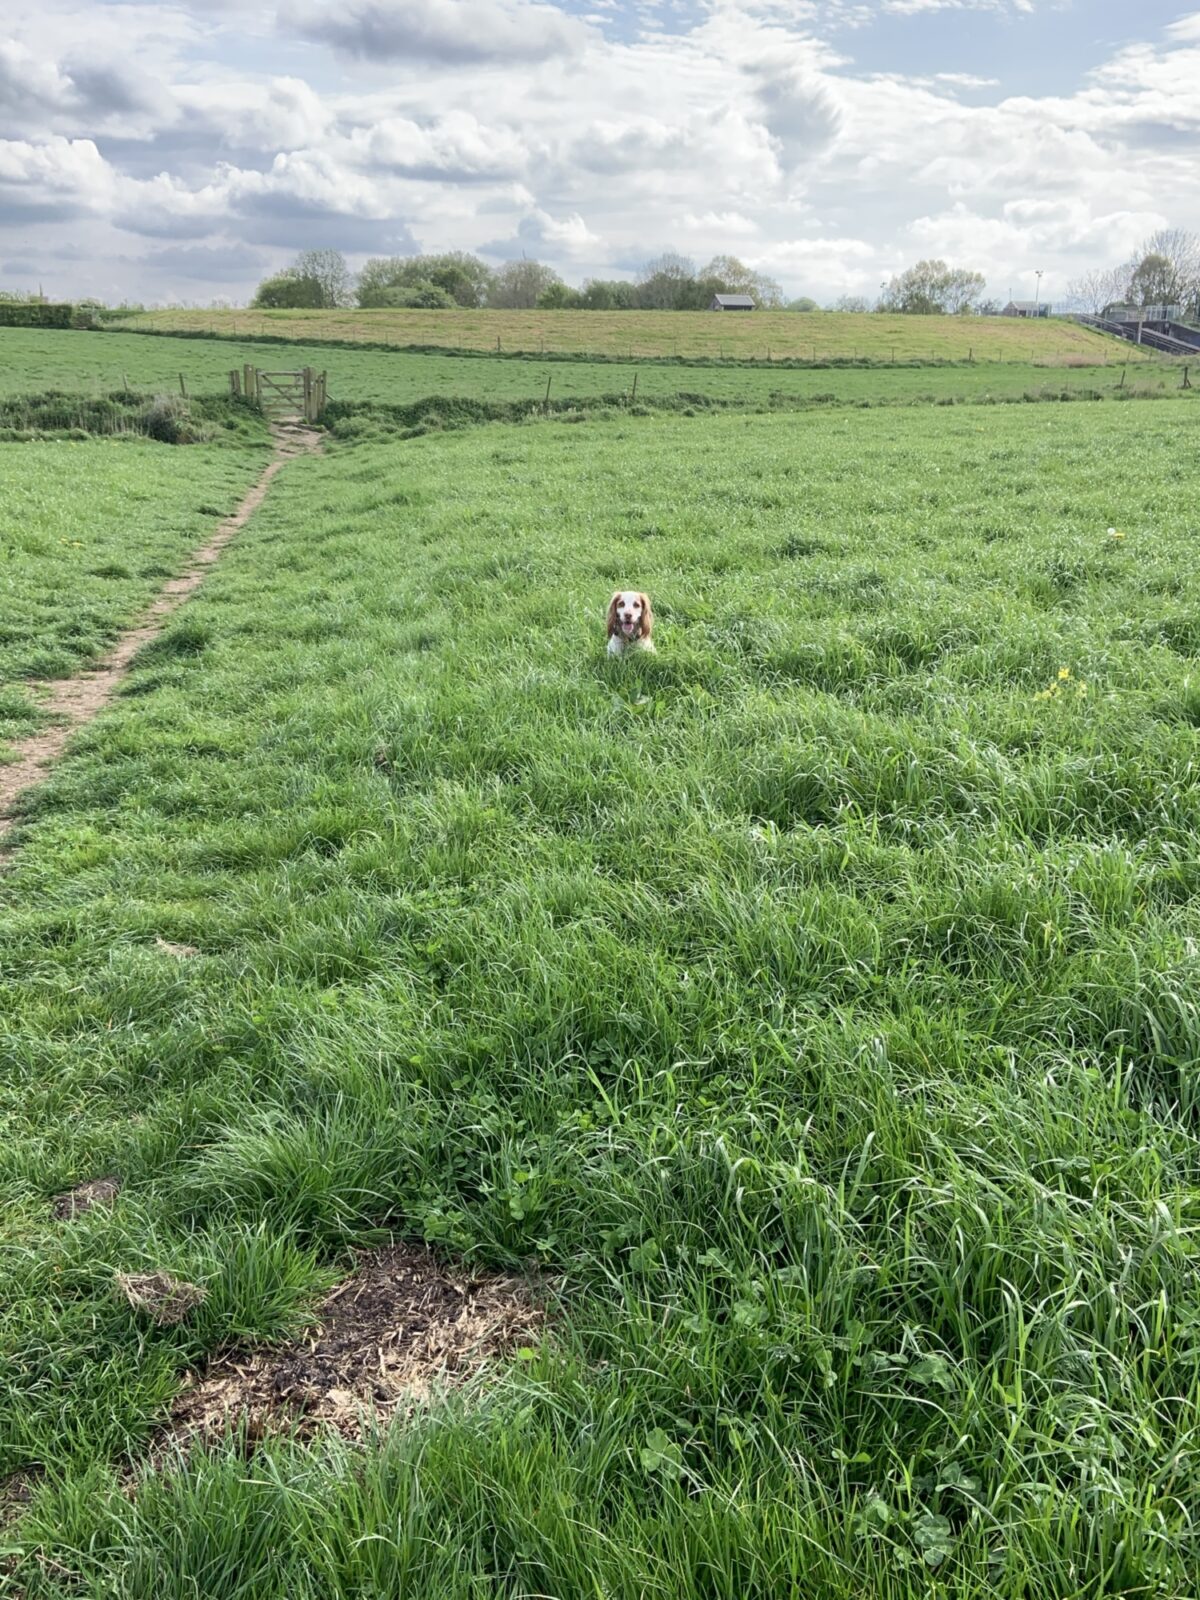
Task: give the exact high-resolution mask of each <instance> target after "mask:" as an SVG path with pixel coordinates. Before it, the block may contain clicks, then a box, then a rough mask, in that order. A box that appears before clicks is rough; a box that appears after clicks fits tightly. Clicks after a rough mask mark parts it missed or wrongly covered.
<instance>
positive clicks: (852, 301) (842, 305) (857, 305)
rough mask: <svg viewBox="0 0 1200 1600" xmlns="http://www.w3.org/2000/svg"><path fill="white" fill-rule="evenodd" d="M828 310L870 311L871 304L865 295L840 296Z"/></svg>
mask: <svg viewBox="0 0 1200 1600" xmlns="http://www.w3.org/2000/svg"><path fill="white" fill-rule="evenodd" d="M829 309H830V310H831V311H870V309H871V302H870V301H869V300H868V299H867V298H866V296H865V295H861V294H840V295H838V297H837V299H836V300H835V301H834V302H833V304H832V305H831V306H830V308H829Z"/></svg>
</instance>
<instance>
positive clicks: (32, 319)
mask: <svg viewBox="0 0 1200 1600" xmlns="http://www.w3.org/2000/svg"><path fill="white" fill-rule="evenodd" d="M74 310H75V307H74V306H51V305H44V304H42V303H41V302H40V301H36V300H34V301H28V300H0V328H69V327H70V326H71V317H72V314H73V313H74Z"/></svg>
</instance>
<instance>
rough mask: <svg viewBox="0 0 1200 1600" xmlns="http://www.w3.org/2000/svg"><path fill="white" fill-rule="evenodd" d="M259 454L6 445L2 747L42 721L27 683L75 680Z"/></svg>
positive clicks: (122, 445)
mask: <svg viewBox="0 0 1200 1600" xmlns="http://www.w3.org/2000/svg"><path fill="white" fill-rule="evenodd" d="M265 445H266V436H265V430H264V432H263V436H262V439H261V442H260V443H259V445H258V446H257V448H249V449H229V448H225V447H222V446H219V445H198V446H189V447H186V448H184V447H181V448H179V449H174V450H173V449H171V448H169V447H167V446H164V445H156V444H151V443H149V442H147V441H141V440H121V441H120V442H117V441H115V440H108V439H105V440H100V439H88V440H83V441H76V440H71V441H67V440H55V441H43V442H38V443H31V444H7V445H0V739H4V738H6V737H7V738H11V737H13V736H14V735H15V734H16V733H20V732H25V731H29V730H30V729H31V728H33V727H35V726H36V725H37V723H38V722H39V720H40V718H41V714H40V712H39V710H38V707H37V703H36V701H35V700H33V699H31V697H30V695H29V693H28V691H27V690H26V689H25V687H24V686H23V682H22V680H24V679H30V678H35V679H36V678H61V677H67V676H69V675H70V674H71V673H73V672H78V671H79V670H80V668H81V666H82V665H83V664H84V663H86V662H87V661H88V660H89V659H92V658H94V657H95V656H97V655H99V654H100V653H101V652H102V651H103V650H104V649H105V647H106V646H107V645H109V644H111V643H112V641H113V640H114V639H115V638H116V636H117V634H118V633H119V632H120V631H121V630H122V629H123V628H124V627H126V626H127V625H128V624H129V623H130V622H131V621H132V620H133V619H134V618H135V617H136V616H137V615H138V613H139V612H141V611H142V610H143V609H144V608H145V606H146V605H147V604H148V602H149V600H150V598H151V596H152V595H154V594H155V593H156V592H157V591H158V590H159V589H160V588H161V587H162V584H163V581H164V580H165V579H166V578H169V577H172V576H173V575H174V574H175V573H177V572H178V571H179V569H180V568H181V566H182V565H183V563H184V560H185V557H186V556H187V554H188V552H189V551H191V550H194V549H195V548H197V547H198V546H199V545H201V544H203V543H204V541H205V538H206V537H207V535H209V534H210V533H211V532H212V531H213V529H214V528H215V526H216V524H217V523H218V521H219V520H220V519H221V518H222V517H223V516H226V515H228V514H229V512H231V511H232V510H233V508H234V506H235V505H236V504H237V502H238V500H240V498H241V496H242V494H243V493H244V492H245V490H246V489H247V488H248V486H249V484H250V483H251V482H252V480H253V479H254V477H255V476H256V475H257V473H258V471H259V469H260V467H261V465H262V461H263V458H264V455H265Z"/></svg>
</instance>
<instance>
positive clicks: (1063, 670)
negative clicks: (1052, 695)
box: [1058, 667, 1071, 683]
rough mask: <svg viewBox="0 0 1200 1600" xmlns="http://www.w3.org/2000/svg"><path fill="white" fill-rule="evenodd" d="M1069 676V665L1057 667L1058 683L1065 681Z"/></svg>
mask: <svg viewBox="0 0 1200 1600" xmlns="http://www.w3.org/2000/svg"><path fill="white" fill-rule="evenodd" d="M1070 676H1071V669H1070V667H1059V669H1058V681H1059V683H1065V682H1066V681H1067V679H1068V678H1069V677H1070Z"/></svg>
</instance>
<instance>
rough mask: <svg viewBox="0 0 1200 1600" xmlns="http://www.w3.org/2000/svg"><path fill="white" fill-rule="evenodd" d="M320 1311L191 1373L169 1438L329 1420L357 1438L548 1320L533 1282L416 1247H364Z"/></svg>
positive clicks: (307, 1430)
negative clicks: (277, 1339) (277, 1342)
mask: <svg viewBox="0 0 1200 1600" xmlns="http://www.w3.org/2000/svg"><path fill="white" fill-rule="evenodd" d="M319 1317H320V1320H319V1322H318V1324H317V1325H316V1326H315V1327H314V1328H313V1329H311V1330H310V1332H309V1333H308V1334H307V1335H306V1336H305V1337H304V1338H303V1339H300V1340H297V1341H296V1342H295V1343H293V1344H291V1345H289V1346H287V1347H286V1348H284V1349H282V1350H267V1351H256V1352H251V1353H249V1354H241V1355H239V1354H234V1355H231V1356H227V1357H224V1358H222V1359H221V1360H219V1361H217V1362H215V1363H213V1364H212V1365H210V1366H209V1367H208V1368H207V1370H206V1371H205V1372H203V1373H201V1374H198V1375H196V1376H194V1377H193V1379H192V1381H191V1382H190V1383H189V1385H188V1386H187V1387H186V1388H185V1389H184V1390H183V1392H182V1393H181V1394H180V1395H179V1397H178V1398H177V1400H176V1402H175V1405H174V1407H173V1408H172V1415H171V1422H170V1425H169V1427H168V1429H167V1430H166V1431H167V1436H168V1437H169V1438H172V1439H174V1440H175V1441H176V1442H184V1441H188V1440H193V1439H197V1438H200V1439H203V1438H211V1437H213V1436H215V1435H217V1434H219V1433H221V1432H223V1431H224V1430H226V1429H227V1428H229V1427H231V1426H244V1427H245V1428H246V1431H247V1434H248V1436H249V1437H250V1438H260V1437H262V1436H263V1435H264V1434H265V1433H270V1432H273V1431H277V1430H283V1429H290V1430H292V1431H293V1432H295V1433H297V1434H299V1435H300V1436H301V1437H311V1435H312V1434H313V1433H315V1432H317V1431H318V1430H320V1429H322V1428H326V1427H328V1428H332V1429H334V1430H335V1431H336V1432H338V1433H340V1434H342V1435H343V1436H344V1437H346V1438H348V1439H357V1438H359V1437H361V1435H362V1434H363V1432H364V1431H367V1430H369V1428H370V1427H372V1426H374V1425H375V1424H377V1423H378V1422H381V1421H388V1420H391V1419H392V1418H394V1417H395V1416H397V1415H399V1414H401V1413H403V1412H407V1411H411V1409H412V1408H413V1407H414V1406H415V1405H417V1404H419V1403H421V1402H422V1401H426V1400H428V1399H430V1398H431V1397H432V1396H433V1395H434V1394H435V1393H436V1392H437V1391H438V1390H439V1389H442V1388H446V1387H450V1386H454V1385H457V1384H462V1383H464V1382H465V1381H466V1380H467V1379H468V1378H470V1377H472V1376H474V1375H475V1374H476V1373H478V1372H479V1371H481V1370H482V1369H483V1368H484V1367H485V1366H487V1365H488V1364H489V1363H490V1362H492V1361H495V1360H497V1359H499V1358H502V1357H504V1356H506V1355H508V1354H511V1353H512V1352H513V1351H514V1350H516V1349H517V1348H518V1347H520V1346H522V1345H524V1344H526V1343H528V1342H530V1341H532V1340H534V1339H536V1338H537V1336H538V1334H539V1332H540V1330H541V1328H542V1325H543V1322H544V1313H543V1312H542V1310H541V1309H540V1307H538V1305H537V1304H536V1303H535V1301H534V1298H533V1294H532V1291H531V1287H530V1285H529V1283H527V1282H526V1281H525V1280H523V1279H520V1278H511V1277H500V1276H472V1275H470V1274H467V1273H464V1272H461V1271H458V1270H456V1269H454V1268H453V1267H450V1266H448V1265H446V1264H444V1263H442V1262H440V1261H438V1260H437V1259H436V1257H434V1256H433V1255H431V1254H430V1253H429V1252H428V1251H426V1250H423V1249H418V1248H415V1247H413V1246H409V1245H395V1246H391V1247H388V1248H387V1249H384V1250H380V1251H375V1252H373V1253H371V1254H364V1255H363V1256H362V1257H361V1258H360V1260H359V1264H358V1268H357V1270H356V1271H355V1273H354V1275H353V1276H352V1277H350V1278H347V1279H346V1280H345V1281H344V1282H343V1283H341V1284H339V1285H338V1286H337V1287H336V1288H335V1289H334V1290H333V1291H332V1293H331V1294H330V1295H329V1296H328V1297H327V1298H326V1300H325V1302H324V1304H323V1305H322V1307H321V1309H320V1312H319Z"/></svg>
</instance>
